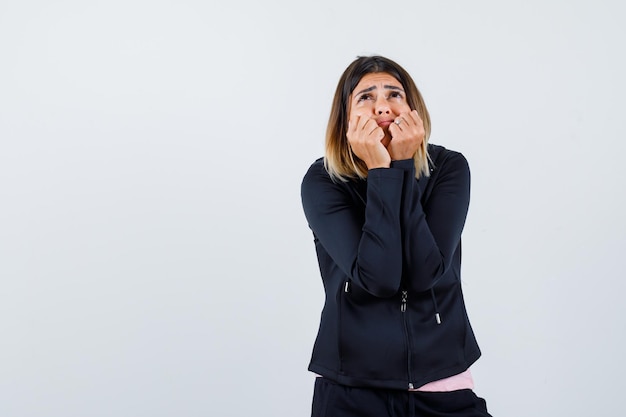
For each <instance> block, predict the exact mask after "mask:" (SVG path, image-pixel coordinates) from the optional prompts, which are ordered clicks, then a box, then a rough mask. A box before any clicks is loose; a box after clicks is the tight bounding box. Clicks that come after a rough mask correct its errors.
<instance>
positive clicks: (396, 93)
mask: <svg viewBox="0 0 626 417" xmlns="http://www.w3.org/2000/svg"><path fill="white" fill-rule="evenodd" d="M389 98H404V96H403V95H402V93H401V92H399V91H392V92H391V93H389Z"/></svg>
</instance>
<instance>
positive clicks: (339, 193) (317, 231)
mask: <svg viewBox="0 0 626 417" xmlns="http://www.w3.org/2000/svg"><path fill="white" fill-rule="evenodd" d="M404 177H405V172H404V170H402V169H397V168H380V169H372V170H370V171H369V173H368V179H367V204H366V206H365V215H364V218H363V212H362V209H361V208H360V207H357V206H356V204H355V201H354V197H353V195H352V194H351V193H350V191H349V190H348V187H349V185H348V184H346V183H336V182H333V181H332V180H331V178H330V176H329V175H328V173H327V172H326V170H325V168H324V166H323V163H322V162H321V161H319V160H318V161H317V162H316V163H314V164H313V165H312V166H311V168H309V170H308V172H307V173H306V175H305V176H304V179H303V181H302V185H301V197H302V205H303V209H304V214H305V216H306V219H307V221H308V224H309V227H310V228H311V230H312V231H313V234H314V236H315V237H316V238H317V239H319V243H320V244H321V245H322V246H323V248H324V249H325V250H326V252H328V254H329V255H330V257H331V258H332V260H333V261H334V262H335V263H336V264H337V266H338V267H339V268H340V269H341V270H342V271H343V273H344V274H345V275H346V276H347V277H349V278H350V279H351V280H352V281H353V282H354V283H355V284H357V285H359V286H360V287H362V288H363V289H365V290H366V291H367V292H369V293H371V294H373V295H375V296H378V297H390V296H392V295H394V294H395V293H397V291H398V289H399V288H400V283H401V278H402V263H403V261H402V231H401V205H402V193H403V182H404Z"/></svg>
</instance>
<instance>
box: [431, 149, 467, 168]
mask: <svg viewBox="0 0 626 417" xmlns="http://www.w3.org/2000/svg"><path fill="white" fill-rule="evenodd" d="M428 155H429V156H430V159H431V161H432V165H431V171H433V170H439V171H441V170H445V171H447V170H462V171H468V172H469V163H468V162H467V159H466V158H465V155H463V154H462V153H461V152H458V151H455V150H452V149H448V148H446V147H444V146H441V145H435V144H432V143H429V144H428Z"/></svg>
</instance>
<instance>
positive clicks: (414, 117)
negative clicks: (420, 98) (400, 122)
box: [407, 110, 422, 126]
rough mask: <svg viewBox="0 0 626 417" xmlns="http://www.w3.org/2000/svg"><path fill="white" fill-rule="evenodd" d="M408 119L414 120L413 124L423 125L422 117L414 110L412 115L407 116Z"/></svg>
mask: <svg viewBox="0 0 626 417" xmlns="http://www.w3.org/2000/svg"><path fill="white" fill-rule="evenodd" d="M407 117H409V118H411V120H413V122H414V123H415V124H416V125H418V126H419V125H421V124H422V118H421V117H420V115H419V113H418V112H417V110H412V111H411V112H410V113H408V114H407Z"/></svg>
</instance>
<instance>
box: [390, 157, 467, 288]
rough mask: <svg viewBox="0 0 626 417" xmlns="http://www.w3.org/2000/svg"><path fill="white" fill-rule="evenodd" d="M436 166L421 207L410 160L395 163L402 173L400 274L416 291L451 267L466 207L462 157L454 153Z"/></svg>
mask: <svg viewBox="0 0 626 417" xmlns="http://www.w3.org/2000/svg"><path fill="white" fill-rule="evenodd" d="M448 152H449V156H448V157H447V158H446V159H445V160H444V161H442V162H441V163H440V166H438V167H437V169H438V170H439V173H438V174H437V175H436V177H434V178H432V179H431V181H435V182H434V183H433V184H431V185H432V187H433V188H432V192H431V194H430V197H429V199H428V201H427V202H426V206H425V207H422V204H421V201H420V200H421V197H422V196H421V193H420V190H419V186H418V182H417V181H415V180H413V181H410V180H409V179H410V178H414V177H415V168H414V167H413V161H410V160H409V161H398V162H397V163H396V164H395V165H394V166H398V167H402V168H403V170H404V176H405V181H404V189H403V194H404V195H405V201H404V204H403V207H402V223H403V231H404V235H403V251H404V262H405V263H404V274H405V276H406V277H407V279H408V280H410V282H411V286H412V287H413V288H414V289H416V290H418V291H422V290H426V289H429V288H431V287H432V286H433V285H434V284H435V283H436V282H437V280H438V279H439V278H441V276H442V275H444V274H445V273H446V272H447V271H448V270H449V268H450V267H451V266H452V261H453V255H454V253H455V251H456V249H457V247H458V245H459V243H460V241H461V233H462V231H463V226H464V225H465V219H466V216H467V211H468V207H469V198H470V171H469V166H468V164H467V160H466V159H465V157H464V156H463V155H462V154H460V153H457V152H450V151H448Z"/></svg>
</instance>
